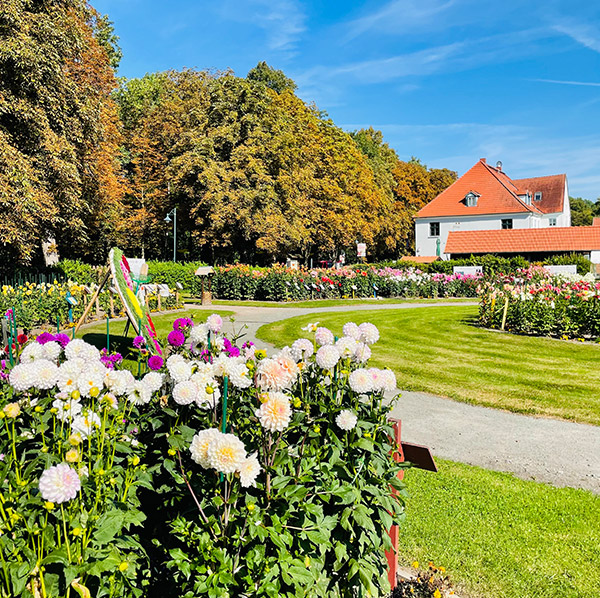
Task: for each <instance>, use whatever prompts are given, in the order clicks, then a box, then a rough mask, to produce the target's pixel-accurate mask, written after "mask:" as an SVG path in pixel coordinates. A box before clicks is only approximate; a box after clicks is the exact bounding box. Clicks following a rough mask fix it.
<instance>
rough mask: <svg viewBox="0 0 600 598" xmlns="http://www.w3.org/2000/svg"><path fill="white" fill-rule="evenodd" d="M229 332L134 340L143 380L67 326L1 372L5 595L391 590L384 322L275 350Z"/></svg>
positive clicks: (316, 333)
mask: <svg viewBox="0 0 600 598" xmlns="http://www.w3.org/2000/svg"><path fill="white" fill-rule="evenodd" d="M221 327H222V320H221V318H220V317H219V316H218V315H212V316H210V317H209V318H208V319H207V320H206V322H204V323H194V322H193V321H192V320H190V319H188V318H179V319H177V320H175V322H174V325H173V330H172V331H171V332H170V333H169V335H168V339H167V341H166V342H165V343H164V346H166V347H168V349H167V350H166V351H165V352H164V353H163V354H159V355H156V354H153V355H152V354H150V353H149V352H148V351H147V350H146V348H145V345H144V339H143V338H142V337H137V338H136V339H135V340H134V342H135V346H136V349H137V350H138V351H140V354H141V355H142V356H143V360H144V361H143V363H144V366H143V368H141V369H142V371H141V372H140V373H139V375H138V376H137V377H134V376H133V374H132V373H131V372H130V371H128V370H126V369H119V356H118V355H109V354H107V353H106V351H103V352H99V351H98V349H97V348H95V347H93V346H91V345H89V344H87V343H85V342H84V341H82V340H79V339H76V340H70V339H69V337H68V336H66V335H62V334H57V335H53V334H49V333H44V334H42V335H40V336H39V337H37V338H36V339H34V340H30V341H29V342H27V343H24V344H23V345H19V350H18V355H17V356H16V362H15V365H14V366H13V367H12V368H11V367H10V365H9V363H7V361H6V360H3V361H2V362H1V364H0V365H1V366H2V369H1V370H0V379H1V380H0V408H1V409H0V418H1V421H0V484H1V493H0V520H1V523H0V555H1V563H0V565H1V569H0V596H2V597H3V598H6V597H11V598H12V597H17V596H24V597H25V596H27V597H40V596H41V597H44V598H46V597H59V596H60V597H62V596H74V595H75V593H78V594H79V595H81V596H83V597H87V596H93V597H97V598H101V597H104V596H114V597H119V598H124V597H129V596H136V597H137V596H148V595H162V596H165V597H171V596H173V597H175V596H176V597H178V598H179V597H189V598H192V597H196V596H210V597H226V596H228V597H232V598H233V597H236V598H241V597H251V596H272V597H276V596H286V597H290V598H291V597H292V596H294V597H300V596H302V597H304V596H321V597H323V596H331V597H340V598H341V597H348V598H349V597H351V596H357V595H361V594H362V595H363V596H366V595H370V596H381V595H385V594H387V592H388V591H389V586H388V582H387V574H386V559H385V555H384V550H385V549H388V548H390V540H389V537H388V535H387V533H386V532H387V530H388V529H389V527H390V526H391V525H392V524H396V523H398V522H399V521H400V520H401V518H402V516H403V500H404V490H403V486H402V483H401V482H400V481H399V480H398V478H397V474H398V471H399V469H400V468H401V467H402V466H403V465H402V464H398V463H396V462H395V461H394V460H393V458H392V457H391V452H392V451H393V449H394V447H393V446H392V442H391V436H390V434H391V427H390V425H389V424H388V422H387V417H386V416H387V413H388V409H389V408H388V407H387V406H386V405H384V404H383V394H384V392H386V391H391V390H394V389H395V388H396V383H395V378H394V375H393V373H392V372H391V371H390V370H379V369H374V368H368V367H367V362H368V359H369V356H370V354H371V346H372V345H373V343H375V342H376V341H377V339H378V336H379V333H378V331H377V328H376V327H375V326H373V325H372V324H369V323H363V324H361V325H360V326H358V325H356V324H354V323H347V324H346V325H345V326H344V329H343V336H342V337H341V338H339V339H336V338H335V337H334V334H333V333H332V332H331V331H329V330H327V329H326V328H322V327H318V325H316V324H315V325H309V326H308V327H307V329H306V335H305V336H306V337H307V338H301V339H298V340H296V341H295V342H294V343H293V344H292V345H291V346H290V347H286V348H285V349H283V350H281V351H280V352H279V353H277V354H275V355H272V356H271V357H267V355H266V354H265V352H264V351H260V350H257V349H256V347H255V346H254V345H253V344H252V343H249V342H247V343H244V344H243V345H242V346H238V343H237V341H238V339H236V338H225V337H224V336H223V335H222V334H221ZM13 359H14V356H13ZM391 488H395V489H397V490H398V493H392V492H391Z"/></svg>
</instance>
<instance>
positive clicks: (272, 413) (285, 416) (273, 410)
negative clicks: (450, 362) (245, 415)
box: [255, 392, 292, 432]
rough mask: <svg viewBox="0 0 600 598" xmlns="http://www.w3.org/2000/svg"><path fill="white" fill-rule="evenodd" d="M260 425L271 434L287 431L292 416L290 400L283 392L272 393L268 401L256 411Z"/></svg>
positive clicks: (268, 396) (268, 395)
mask: <svg viewBox="0 0 600 598" xmlns="http://www.w3.org/2000/svg"><path fill="white" fill-rule="evenodd" d="M255 415H256V417H258V419H259V421H260V425H261V426H262V427H263V428H265V430H269V431H270V432H281V431H282V430H285V429H286V428H287V427H288V425H289V423H290V418H291V416H292V405H291V403H290V398H289V397H288V396H286V395H284V394H283V393H282V392H270V393H268V394H267V400H266V401H265V402H264V403H263V404H262V405H261V406H260V408H259V409H257V410H256V411H255Z"/></svg>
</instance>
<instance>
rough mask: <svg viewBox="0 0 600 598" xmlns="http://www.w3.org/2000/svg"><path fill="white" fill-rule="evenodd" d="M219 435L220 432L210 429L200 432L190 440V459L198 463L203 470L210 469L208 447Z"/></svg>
mask: <svg viewBox="0 0 600 598" xmlns="http://www.w3.org/2000/svg"><path fill="white" fill-rule="evenodd" d="M220 435H221V432H220V431H219V430H217V429H216V428H210V429H208V430H200V432H198V433H197V434H195V435H194V438H192V444H191V445H190V452H191V453H192V459H193V460H194V461H195V462H196V463H198V465H200V466H201V467H204V469H208V468H209V467H210V461H209V459H208V447H209V445H210V444H211V443H212V442H213V440H215V438H218V437H219V436H220Z"/></svg>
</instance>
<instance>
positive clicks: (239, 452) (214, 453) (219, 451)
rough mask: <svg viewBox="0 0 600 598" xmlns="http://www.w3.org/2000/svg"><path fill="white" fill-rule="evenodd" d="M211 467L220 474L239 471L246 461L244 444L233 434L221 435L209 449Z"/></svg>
mask: <svg viewBox="0 0 600 598" xmlns="http://www.w3.org/2000/svg"><path fill="white" fill-rule="evenodd" d="M207 454H208V461H209V463H210V466H211V467H213V468H214V469H216V470H217V471H218V472H219V473H233V472H234V471H237V470H238V469H239V468H240V466H241V465H242V463H243V462H244V460H245V459H246V448H245V447H244V444H243V442H242V441H241V440H240V439H239V438H238V437H237V436H235V435H233V434H220V435H219V436H217V437H216V438H215V439H214V440H213V441H212V442H211V443H210V444H209V445H208V449H207Z"/></svg>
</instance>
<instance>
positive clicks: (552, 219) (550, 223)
mask: <svg viewBox="0 0 600 598" xmlns="http://www.w3.org/2000/svg"><path fill="white" fill-rule="evenodd" d="M548 226H556V218H550V219H549V223H548Z"/></svg>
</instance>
